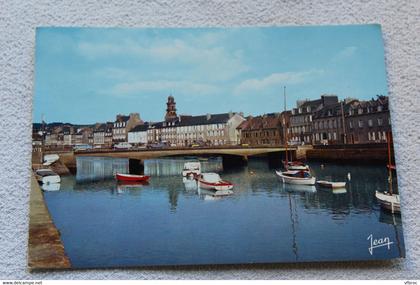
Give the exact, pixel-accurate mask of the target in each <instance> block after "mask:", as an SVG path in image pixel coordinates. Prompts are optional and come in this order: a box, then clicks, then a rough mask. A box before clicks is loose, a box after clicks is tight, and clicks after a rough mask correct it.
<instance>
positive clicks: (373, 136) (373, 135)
mask: <svg viewBox="0 0 420 285" xmlns="http://www.w3.org/2000/svg"><path fill="white" fill-rule="evenodd" d="M372 140H373V141H374V140H376V138H375V132H372Z"/></svg>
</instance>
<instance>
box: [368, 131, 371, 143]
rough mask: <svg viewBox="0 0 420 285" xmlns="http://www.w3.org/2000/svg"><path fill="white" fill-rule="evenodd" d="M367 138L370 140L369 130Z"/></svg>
mask: <svg viewBox="0 0 420 285" xmlns="http://www.w3.org/2000/svg"><path fill="white" fill-rule="evenodd" d="M368 140H369V141H370V140H371V137H370V132H368Z"/></svg>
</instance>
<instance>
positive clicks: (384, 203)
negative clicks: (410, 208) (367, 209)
mask: <svg viewBox="0 0 420 285" xmlns="http://www.w3.org/2000/svg"><path fill="white" fill-rule="evenodd" d="M375 197H376V199H377V200H378V202H379V203H380V204H381V207H382V208H385V209H387V210H390V211H391V212H392V213H401V208H400V195H398V194H390V193H382V192H379V191H376V192H375Z"/></svg>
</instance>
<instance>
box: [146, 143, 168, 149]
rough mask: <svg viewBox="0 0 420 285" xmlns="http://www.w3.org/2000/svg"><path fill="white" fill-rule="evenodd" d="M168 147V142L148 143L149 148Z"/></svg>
mask: <svg viewBox="0 0 420 285" xmlns="http://www.w3.org/2000/svg"><path fill="white" fill-rule="evenodd" d="M164 147H166V144H164V143H152V144H149V145H147V148H148V149H160V148H164Z"/></svg>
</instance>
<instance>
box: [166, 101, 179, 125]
mask: <svg viewBox="0 0 420 285" xmlns="http://www.w3.org/2000/svg"><path fill="white" fill-rule="evenodd" d="M176 118H177V115H176V103H175V99H174V97H173V96H172V95H170V96H169V97H168V102H167V103H166V115H165V121H167V122H171V121H174V120H175V119H176Z"/></svg>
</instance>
